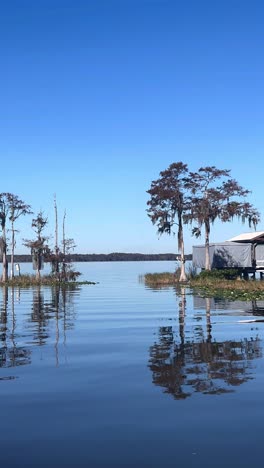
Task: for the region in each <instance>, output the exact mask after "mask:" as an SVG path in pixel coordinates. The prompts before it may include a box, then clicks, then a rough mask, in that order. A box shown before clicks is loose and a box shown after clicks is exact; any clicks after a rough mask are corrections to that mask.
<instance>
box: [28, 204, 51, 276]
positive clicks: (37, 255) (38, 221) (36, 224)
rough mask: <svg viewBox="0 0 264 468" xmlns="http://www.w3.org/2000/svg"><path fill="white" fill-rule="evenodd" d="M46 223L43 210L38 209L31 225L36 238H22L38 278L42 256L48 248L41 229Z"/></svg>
mask: <svg viewBox="0 0 264 468" xmlns="http://www.w3.org/2000/svg"><path fill="white" fill-rule="evenodd" d="M47 224H48V218H47V217H45V216H44V213H43V211H39V213H38V214H37V216H36V218H34V219H32V223H31V227H32V229H33V231H34V232H35V233H36V234H37V238H36V239H33V240H27V239H25V240H24V245H25V246H26V247H29V248H30V249H31V254H32V260H33V266H34V269H35V270H36V278H37V280H39V279H40V271H41V269H42V264H43V257H44V255H45V254H46V252H47V251H49V249H48V245H47V240H48V237H47V236H44V235H43V231H44V229H45V227H46V225H47Z"/></svg>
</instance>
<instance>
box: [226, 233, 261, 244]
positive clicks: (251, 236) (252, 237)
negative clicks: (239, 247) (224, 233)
mask: <svg viewBox="0 0 264 468" xmlns="http://www.w3.org/2000/svg"><path fill="white" fill-rule="evenodd" d="M254 241H256V242H257V241H258V242H264V231H255V232H245V233H243V234H239V235H238V236H235V237H232V239H228V242H254Z"/></svg>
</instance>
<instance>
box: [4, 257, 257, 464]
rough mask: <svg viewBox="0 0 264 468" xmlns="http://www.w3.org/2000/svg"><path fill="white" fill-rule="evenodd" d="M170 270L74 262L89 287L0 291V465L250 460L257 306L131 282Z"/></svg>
mask: <svg viewBox="0 0 264 468" xmlns="http://www.w3.org/2000/svg"><path fill="white" fill-rule="evenodd" d="M174 267H175V264H174V263H173V262H120V263H89V264H78V265H77V269H80V270H82V271H83V279H87V280H92V281H95V282H97V284H96V285H91V286H76V287H75V288H72V289H67V290H62V289H59V288H50V287H41V288H38V287H35V288H28V289H19V288H13V289H12V288H1V289H0V340H1V348H0V393H1V423H0V424H1V451H0V461H1V464H2V466H3V467H20V466H32V467H37V466H43V467H44V466H47V467H48V466H57V467H62V466H72V467H75V466H76V467H88V466H89V467H97V466H98V467H112V466H113V467H119V466H120V467H127V466H128V467H130V466H131V467H132V466H133V467H134V466H137V467H154V468H155V467H167V466H168V467H176V466H179V467H187V466H188V467H189V466H199V467H200V466H203V467H204V466H211V465H214V466H219V467H220V466H224V465H225V466H231V464H234V463H236V465H237V466H240V467H241V466H242V467H244V466H249V464H250V465H251V466H258V465H259V463H260V462H261V460H262V458H261V457H262V452H261V430H262V426H263V420H264V419H263V400H264V396H263V385H264V379H263V376H264V372H263V329H264V328H263V327H264V323H262V322H261V320H262V316H261V314H262V311H263V309H264V304H263V303H261V302H255V303H246V302H241V301H240V302H239V301H237V302H228V301H227V300H223V301H219V300H214V299H208V298H201V297H198V296H193V294H192V293H191V291H189V290H188V289H186V290H185V289H183V288H182V289H179V290H175V289H173V288H165V289H161V290H152V289H151V288H146V287H145V286H144V283H142V282H140V281H139V276H140V275H143V274H144V273H146V272H154V271H173V269H174ZM23 268H24V269H26V268H27V266H26V265H25V266H23Z"/></svg>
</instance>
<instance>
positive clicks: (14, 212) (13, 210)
mask: <svg viewBox="0 0 264 468" xmlns="http://www.w3.org/2000/svg"><path fill="white" fill-rule="evenodd" d="M8 205H9V221H10V222H11V233H12V238H11V271H10V277H11V279H12V278H13V277H14V253H15V222H16V220H17V219H18V218H19V217H20V216H25V215H27V214H32V211H31V207H30V205H26V204H25V202H24V201H23V200H20V199H19V198H18V196H17V195H14V194H12V193H9V194H8Z"/></svg>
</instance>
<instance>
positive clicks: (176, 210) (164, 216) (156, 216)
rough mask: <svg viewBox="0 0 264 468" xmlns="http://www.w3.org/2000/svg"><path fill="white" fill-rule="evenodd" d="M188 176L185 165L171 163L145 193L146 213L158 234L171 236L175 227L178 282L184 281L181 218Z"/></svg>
mask: <svg viewBox="0 0 264 468" xmlns="http://www.w3.org/2000/svg"><path fill="white" fill-rule="evenodd" d="M187 174H188V166H187V164H183V163H182V162H176V163H172V164H171V165H170V166H169V167H168V169H166V170H165V171H162V172H160V177H159V178H158V179H157V180H153V181H152V183H151V187H150V189H149V190H148V191H147V193H148V194H149V195H150V200H148V202H147V205H148V209H147V213H148V216H149V217H150V219H151V221H152V223H153V224H156V225H157V226H158V234H163V233H167V234H171V233H174V232H173V226H174V225H176V226H177V237H178V250H179V252H180V264H181V274H180V281H186V272H185V257H184V237H183V216H184V215H185V213H186V210H187V203H186V189H185V178H186V175H187Z"/></svg>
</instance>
